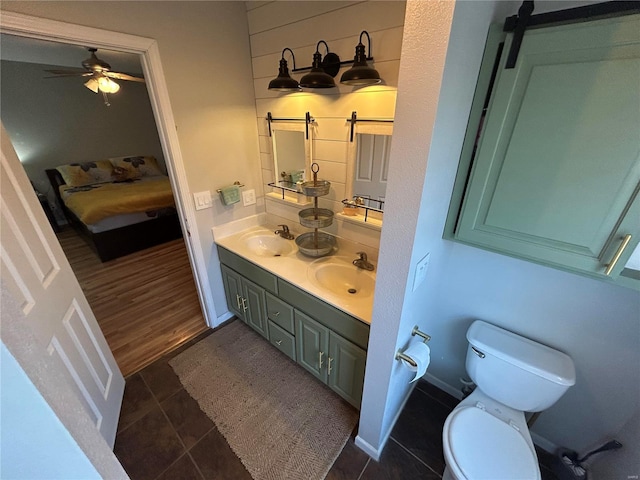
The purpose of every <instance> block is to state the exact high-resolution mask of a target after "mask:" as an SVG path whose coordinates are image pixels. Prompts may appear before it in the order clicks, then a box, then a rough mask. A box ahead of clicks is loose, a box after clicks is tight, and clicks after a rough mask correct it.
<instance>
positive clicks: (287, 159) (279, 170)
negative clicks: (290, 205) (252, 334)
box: [269, 122, 313, 202]
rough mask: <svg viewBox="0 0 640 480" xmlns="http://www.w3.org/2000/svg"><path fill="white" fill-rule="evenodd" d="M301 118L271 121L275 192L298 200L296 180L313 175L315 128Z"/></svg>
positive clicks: (306, 178) (303, 179)
mask: <svg viewBox="0 0 640 480" xmlns="http://www.w3.org/2000/svg"><path fill="white" fill-rule="evenodd" d="M308 132H309V133H308V135H309V138H307V125H306V124H305V123H302V122H278V123H272V124H271V147H272V156H273V173H274V178H273V182H272V183H270V184H269V186H271V187H274V188H273V192H272V193H273V194H274V195H277V196H279V197H280V198H282V199H286V200H291V201H295V202H299V201H300V200H299V199H298V198H297V196H296V195H295V192H297V186H296V183H297V182H304V181H306V180H309V179H310V174H311V144H312V138H313V128H309V129H308Z"/></svg>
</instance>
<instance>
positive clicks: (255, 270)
mask: <svg viewBox="0 0 640 480" xmlns="http://www.w3.org/2000/svg"><path fill="white" fill-rule="evenodd" d="M218 257H219V258H220V262H221V263H223V264H225V265H227V266H228V267H229V268H232V269H233V270H235V271H236V272H238V273H239V274H240V275H242V276H244V277H246V278H248V279H249V280H251V281H252V282H253V283H255V284H257V285H260V286H261V287H262V288H264V289H265V290H266V291H268V292H271V293H275V294H277V293H278V281H277V280H276V276H275V275H273V274H272V273H269V272H267V271H266V270H264V269H262V268H260V267H258V266H257V265H254V264H253V263H251V262H249V261H247V260H245V259H244V258H242V257H239V256H238V255H236V254H235V253H231V252H230V251H229V250H227V249H225V248H222V247H218Z"/></svg>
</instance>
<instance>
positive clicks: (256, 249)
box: [240, 233, 296, 257]
mask: <svg viewBox="0 0 640 480" xmlns="http://www.w3.org/2000/svg"><path fill="white" fill-rule="evenodd" d="M240 241H242V242H244V245H245V246H246V247H247V248H248V249H249V250H250V251H251V252H252V253H253V254H255V255H258V256H260V257H281V256H285V255H289V254H291V253H293V252H295V250H296V247H295V243H294V242H293V240H286V239H284V238H282V237H279V236H277V235H275V234H274V233H253V234H249V235H247V236H246V237H242V238H241V240H240Z"/></svg>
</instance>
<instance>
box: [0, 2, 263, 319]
mask: <svg viewBox="0 0 640 480" xmlns="http://www.w3.org/2000/svg"><path fill="white" fill-rule="evenodd" d="M0 8H1V9H2V10H5V11H6V10H9V11H13V12H18V13H23V14H27V15H33V16H36V17H44V18H48V19H53V20H59V21H63V22H70V23H76V24H81V25H87V26H90V27H96V28H102V29H106V30H112V31H117V32H122V33H129V34H132V35H138V36H143V37H147V38H152V39H154V40H156V41H157V43H158V49H159V52H160V58H161V61H162V67H163V71H164V76H165V80H166V84H167V88H168V93H169V100H170V102H171V107H172V111H173V115H174V120H175V123H176V129H177V136H178V140H179V143H180V150H181V153H182V158H183V161H184V168H185V171H186V177H187V183H188V188H189V189H188V191H187V192H184V193H185V194H186V196H188V197H191V193H192V192H200V191H205V190H208V191H209V192H211V194H212V195H213V199H214V205H213V208H210V209H205V210H199V211H197V212H195V218H196V225H191V226H190V229H191V230H190V231H191V235H192V236H193V235H197V236H198V237H199V242H200V245H201V248H202V254H203V257H204V260H203V261H204V264H205V266H206V271H207V272H206V273H207V276H208V283H209V285H205V287H207V286H208V287H209V288H210V293H209V292H206V294H207V295H209V294H210V295H211V297H212V302H210V303H213V305H215V311H209V312H208V313H209V316H210V318H211V320H212V322H213V323H216V322H219V321H221V319H220V316H221V315H224V314H225V313H226V312H227V305H226V301H225V298H224V289H223V286H222V278H221V276H220V268H219V264H218V260H217V255H216V252H215V245H214V243H213V237H212V234H211V227H212V226H214V225H219V224H222V223H226V222H229V221H232V220H236V219H240V218H243V217H247V216H250V215H255V214H257V213H261V212H263V211H264V203H263V202H262V201H258V203H257V204H256V205H252V206H248V207H243V206H242V204H236V205H234V206H229V207H223V206H222V205H221V204H220V201H219V199H218V198H217V195H216V194H215V190H216V189H217V188H220V187H222V186H225V185H229V184H231V183H233V182H234V181H235V180H239V181H241V182H242V183H244V184H245V185H246V188H247V189H250V188H255V189H256V190H257V191H258V190H259V189H260V188H261V183H262V181H261V178H260V177H261V175H260V168H259V158H260V154H259V148H258V131H257V127H256V110H255V99H254V94H253V79H252V72H251V53H250V49H249V34H248V28H247V15H246V9H245V5H244V3H243V2H199V1H194V2H188V1H184V2H183V1H178V2H171V1H167V2H144V1H141V2H136V1H133V2H102V1H96V2H75V1H50V2H49V1H8V2H6V1H5V2H2V4H1V5H0ZM222 72H227V74H223V73H222ZM210 310H211V309H210Z"/></svg>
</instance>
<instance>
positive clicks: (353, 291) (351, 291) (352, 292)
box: [347, 288, 358, 294]
mask: <svg viewBox="0 0 640 480" xmlns="http://www.w3.org/2000/svg"><path fill="white" fill-rule="evenodd" d="M347 292H349V293H351V294H354V293H358V291H357V290H356V289H355V288H350V289H349V290H347Z"/></svg>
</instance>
